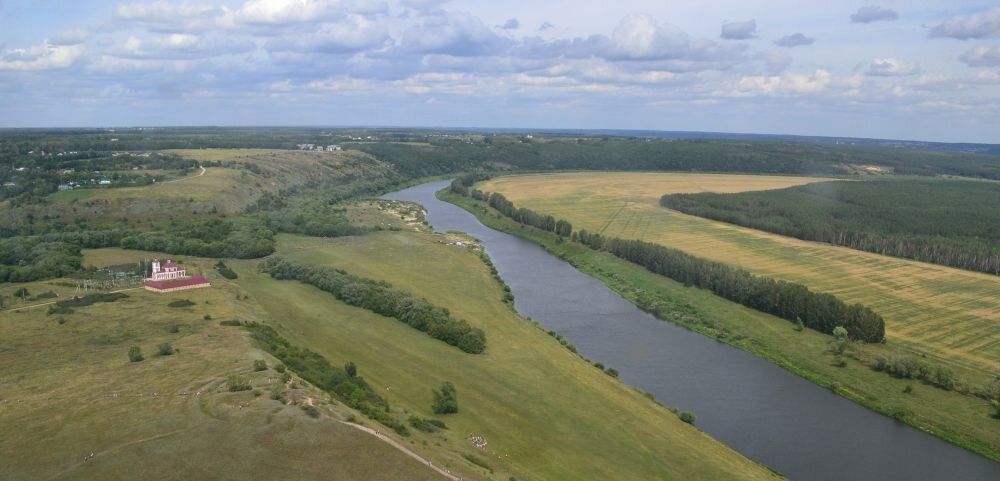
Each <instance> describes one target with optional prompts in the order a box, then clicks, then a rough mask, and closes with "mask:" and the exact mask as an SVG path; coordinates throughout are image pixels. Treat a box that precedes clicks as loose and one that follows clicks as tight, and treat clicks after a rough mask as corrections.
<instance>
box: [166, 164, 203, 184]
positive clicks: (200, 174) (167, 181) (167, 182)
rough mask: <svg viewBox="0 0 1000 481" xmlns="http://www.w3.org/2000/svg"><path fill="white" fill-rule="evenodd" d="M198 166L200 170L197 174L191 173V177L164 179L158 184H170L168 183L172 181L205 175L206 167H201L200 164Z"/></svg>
mask: <svg viewBox="0 0 1000 481" xmlns="http://www.w3.org/2000/svg"><path fill="white" fill-rule="evenodd" d="M198 167H200V168H201V172H199V173H198V175H192V176H191V177H184V178H183V179H174V180H166V181H163V182H160V185H163V184H170V183H172V182H180V181H182V180H189V179H193V178H195V177H201V176H203V175H205V171H206V170H207V169H205V167H202V166H200V165H199V166H198Z"/></svg>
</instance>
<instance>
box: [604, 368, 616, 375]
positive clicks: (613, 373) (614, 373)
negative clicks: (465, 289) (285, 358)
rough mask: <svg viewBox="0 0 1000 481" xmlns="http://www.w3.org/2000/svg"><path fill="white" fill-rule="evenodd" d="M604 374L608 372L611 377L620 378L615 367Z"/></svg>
mask: <svg viewBox="0 0 1000 481" xmlns="http://www.w3.org/2000/svg"><path fill="white" fill-rule="evenodd" d="M604 372H606V373H607V374H608V375H609V376H611V377H618V370H617V369H615V368H613V367H609V368H608V369H607V370H605V371H604Z"/></svg>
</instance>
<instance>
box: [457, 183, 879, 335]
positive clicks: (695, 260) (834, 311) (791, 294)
mask: <svg viewBox="0 0 1000 481" xmlns="http://www.w3.org/2000/svg"><path fill="white" fill-rule="evenodd" d="M471 194H472V192H471V191H470V194H469V195H470V196H471ZM480 197H485V198H486V199H487V200H486V202H487V203H488V204H489V205H490V206H491V207H493V208H495V209H496V210H497V211H498V212H500V213H501V214H503V215H505V216H507V217H509V218H511V219H513V220H515V221H518V222H520V221H519V220H518V216H519V214H518V212H519V211H520V209H518V208H516V206H514V204H513V203H512V202H510V201H509V200H507V199H506V198H505V197H504V196H503V195H501V194H498V193H484V194H482V195H480ZM522 223H523V222H522ZM557 223H558V221H556V222H554V223H553V224H557ZM567 224H568V223H567ZM560 235H561V234H560ZM570 239H571V240H573V241H575V242H580V243H581V244H583V245H586V246H588V247H590V248H592V249H595V250H600V251H605V252H608V253H610V254H612V255H614V256H616V257H618V258H621V259H624V260H627V261H629V262H632V263H635V264H638V265H640V266H642V267H645V268H646V269H647V270H649V271H650V272H653V273H656V274H659V275H662V276H665V277H669V278H671V279H674V280H676V281H678V282H682V283H684V284H685V285H688V286H692V285H693V286H697V287H700V288H702V289H707V290H709V291H711V292H713V293H714V294H716V295H718V296H720V297H723V298H725V299H728V300H731V301H733V302H737V303H740V304H742V305H744V306H747V307H749V308H751V309H755V310H758V311H761V312H765V313H768V314H772V315H774V316H777V317H781V318H783V319H787V320H789V321H792V322H796V323H798V322H801V323H802V324H803V325H805V326H806V327H809V328H811V329H814V330H817V331H820V332H823V333H826V334H832V333H833V330H834V328H836V327H838V326H842V327H843V328H845V329H846V330H847V333H848V335H849V336H850V337H851V338H852V339H855V340H859V341H864V342H882V341H884V340H885V320H884V319H883V318H882V316H880V315H879V314H877V313H876V312H874V311H873V310H871V308H868V307H866V306H863V305H861V304H853V305H850V304H847V303H845V302H843V301H842V300H840V299H838V298H837V297H835V296H833V295H831V294H825V293H817V292H813V291H810V290H809V288H807V287H806V286H804V285H802V284H797V283H794V282H787V281H781V280H775V279H772V278H769V277H764V276H757V275H754V274H751V273H750V272H748V271H745V270H743V269H737V268H733V267H730V266H729V265H727V264H723V263H720V262H714V261H709V260H706V259H701V258H699V257H695V256H693V255H691V254H688V253H686V252H683V251H680V250H677V249H671V248H669V247H665V246H662V245H659V244H654V243H651V242H645V241H641V240H628V239H619V238H614V237H605V236H602V235H600V234H598V233H591V232H587V231H586V230H580V231H571V233H570Z"/></svg>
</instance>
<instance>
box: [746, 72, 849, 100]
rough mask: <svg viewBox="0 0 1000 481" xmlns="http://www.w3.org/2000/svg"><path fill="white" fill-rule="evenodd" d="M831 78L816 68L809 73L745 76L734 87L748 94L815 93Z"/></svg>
mask: <svg viewBox="0 0 1000 481" xmlns="http://www.w3.org/2000/svg"><path fill="white" fill-rule="evenodd" d="M831 80H832V76H831V75H830V72H828V71H826V70H824V69H817V70H815V71H814V72H813V73H811V74H809V75H802V74H790V75H770V76H764V75H752V76H746V77H743V78H741V79H739V81H738V82H737V84H736V88H737V90H738V91H739V92H741V93H750V94H755V93H762V94H769V95H771V94H815V93H818V92H822V91H823V90H825V89H826V88H827V86H828V85H830V82H831Z"/></svg>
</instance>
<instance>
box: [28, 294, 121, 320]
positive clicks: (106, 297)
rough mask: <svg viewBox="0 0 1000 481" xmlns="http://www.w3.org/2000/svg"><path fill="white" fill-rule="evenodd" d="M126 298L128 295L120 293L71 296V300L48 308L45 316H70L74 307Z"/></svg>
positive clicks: (59, 302)
mask: <svg viewBox="0 0 1000 481" xmlns="http://www.w3.org/2000/svg"><path fill="white" fill-rule="evenodd" d="M126 297H128V294H122V293H121V292H109V293H104V292H101V293H96V294H87V295H85V296H83V297H79V296H73V298H72V299H66V300H65V301H58V302H56V303H55V304H53V305H52V306H50V307H49V311H48V313H47V314H48V315H52V314H71V313H72V312H73V308H74V307H86V306H89V305H92V304H96V303H98V302H115V301H117V300H119V299H125V298H126Z"/></svg>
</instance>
